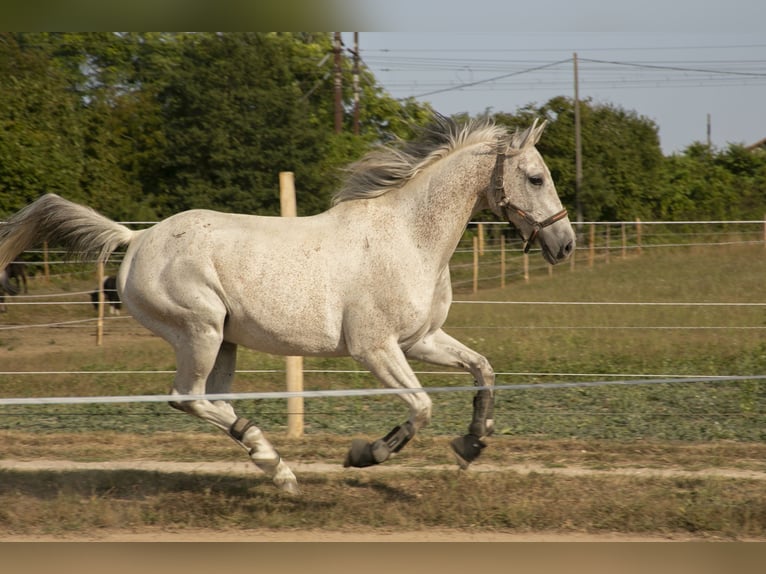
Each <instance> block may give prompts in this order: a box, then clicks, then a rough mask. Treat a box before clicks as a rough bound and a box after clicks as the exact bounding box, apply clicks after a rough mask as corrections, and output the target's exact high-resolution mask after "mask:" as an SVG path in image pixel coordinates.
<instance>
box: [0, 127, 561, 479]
mask: <svg viewBox="0 0 766 574" xmlns="http://www.w3.org/2000/svg"><path fill="white" fill-rule="evenodd" d="M536 124H537V122H535V124H534V125H532V126H531V127H530V128H529V129H527V130H525V131H523V132H521V133H519V132H518V131H517V132H516V133H513V134H510V133H508V131H507V130H506V129H505V128H503V127H501V126H497V125H495V124H493V123H491V122H489V121H480V122H469V123H468V124H465V125H457V124H456V123H454V122H452V121H451V120H448V119H446V118H444V117H441V116H437V117H436V118H435V122H434V125H433V126H432V127H431V128H429V129H428V130H426V131H424V134H423V137H421V138H420V139H418V140H417V141H414V142H411V143H402V144H397V145H391V146H385V147H381V148H380V149H378V150H377V151H374V152H372V153H370V154H368V155H367V156H366V157H364V158H363V159H362V160H361V161H359V162H357V163H356V164H354V165H352V166H351V167H350V168H349V174H348V176H347V178H346V183H345V185H344V187H343V188H342V189H341V190H340V191H339V193H338V194H337V195H336V196H335V198H334V202H333V206H332V208H331V209H329V210H328V211H325V212H323V213H320V214H319V215H314V216H310V217H298V218H279V217H261V216H254V215H239V214H228V213H218V212H214V211H207V210H191V211H186V212H182V213H178V214H176V215H173V216H171V217H169V218H167V219H165V220H163V221H161V222H160V223H158V224H156V225H155V226H153V227H151V228H149V229H145V230H131V229H129V228H128V227H125V226H123V225H120V224H118V223H116V222H113V221H112V220H110V219H107V218H105V217H103V216H101V215H99V214H98V213H96V212H95V211H93V210H91V209H89V208H86V207H82V206H79V205H76V204H74V203H71V202H69V201H67V200H65V199H62V198H61V197H58V196H56V195H53V194H48V195H44V196H42V197H41V198H40V199H38V200H37V201H35V202H34V203H32V204H30V205H28V206H27V207H26V208H24V209H22V210H21V211H20V212H18V213H17V214H15V215H13V216H12V217H11V218H10V219H9V220H8V221H7V222H6V223H5V224H4V225H2V227H0V269H2V268H3V267H4V266H5V265H6V264H7V262H8V261H10V260H11V259H13V258H14V257H15V256H16V255H17V254H18V253H20V252H21V251H23V250H25V249H28V248H30V247H31V246H33V245H34V244H37V243H40V242H42V241H43V240H47V241H49V242H59V243H60V244H62V245H66V246H67V247H68V248H70V249H71V250H73V251H76V252H81V253H83V254H88V255H90V256H94V255H95V256H98V257H100V258H101V259H104V260H105V259H106V258H108V257H109V254H110V253H112V251H114V250H115V249H118V248H124V247H127V252H126V254H125V258H124V261H123V263H122V265H121V268H120V270H119V273H118V279H117V288H118V291H119V294H120V298H121V299H122V302H123V304H124V305H125V307H126V308H127V309H128V311H129V312H130V313H131V314H132V315H133V316H134V317H135V318H136V319H137V320H138V321H139V322H141V323H142V324H143V325H145V326H146V327H147V328H148V329H150V330H151V331H153V332H154V333H156V334H157V335H159V336H160V337H162V338H164V339H165V340H166V341H168V342H169V343H170V345H172V347H173V349H174V350H175V354H176V361H177V369H176V376H175V381H174V383H173V390H172V394H174V395H178V400H177V401H175V402H173V403H171V404H172V406H174V407H176V408H178V409H181V410H183V411H186V412H188V413H191V414H193V415H196V416H198V417H200V418H201V419H204V420H206V421H208V422H210V423H212V424H213V425H215V426H216V427H218V428H220V429H222V430H223V431H224V432H226V433H227V434H228V435H229V436H231V437H232V438H233V439H234V440H235V441H237V442H238V443H239V444H240V445H241V446H243V447H244V448H245V449H246V450H247V452H248V453H249V456H250V458H251V459H252V461H253V462H254V463H255V464H256V465H257V466H258V467H259V468H261V469H262V470H263V471H265V472H266V474H267V475H269V476H270V477H271V478H272V480H273V482H274V483H275V484H276V485H277V486H278V487H280V488H281V489H283V490H285V491H287V492H291V493H292V492H298V491H299V489H298V485H297V481H296V478H295V475H294V474H293V472H292V471H291V470H290V468H289V467H288V465H287V464H286V463H285V461H283V460H282V459H281V458H280V456H279V454H278V453H277V451H276V450H275V449H274V447H273V446H272V445H271V444H270V442H269V441H268V440H267V439H266V438H265V437H264V435H263V433H262V432H261V430H260V429H259V428H258V427H256V426H255V425H254V424H253V423H252V422H251V421H249V420H247V419H245V418H242V417H238V416H237V414H236V413H235V412H234V409H233V407H232V406H231V404H229V403H228V402H224V401H208V400H189V399H187V400H184V395H189V394H193V395H202V394H205V393H226V392H228V391H229V389H230V386H231V383H232V379H233V377H234V372H235V363H236V351H237V346H238V345H244V346H246V347H250V348H252V349H256V350H259V351H264V352H268V353H274V354H282V355H304V356H341V355H350V356H351V357H354V358H355V359H356V360H358V361H359V362H360V363H361V364H362V365H364V366H365V367H366V368H367V369H369V370H370V371H371V372H372V373H373V374H374V375H375V376H376V377H377V378H378V379H379V380H380V382H381V383H382V384H384V385H386V386H387V387H391V388H402V389H422V387H421V386H420V383H419V382H418V379H417V378H416V376H415V374H414V373H413V371H412V368H411V367H410V365H409V363H408V359H415V360H420V361H425V362H428V363H433V364H435V365H441V366H449V367H457V368H461V369H463V370H465V371H468V372H470V373H471V374H472V375H473V377H474V378H475V381H476V385H477V388H478V392H477V394H476V397H475V398H474V401H473V418H472V422H471V423H470V425H469V428H468V434H466V435H465V436H463V437H459V438H457V439H455V440H454V441H453V442H452V449H453V450H454V452H455V454H456V455H457V457H458V463H459V465H460V466H461V467H462V468H466V467H467V466H468V464H469V463H470V462H471V461H473V460H474V459H476V457H477V456H478V455H479V453H480V452H481V450H482V449H483V448H484V446H485V444H484V442H483V441H482V440H481V439H482V438H483V437H485V436H487V435H489V434H491V432H492V430H493V420H492V410H493V401H494V398H493V391H492V387H493V385H494V378H495V377H494V372H493V370H492V368H491V366H490V364H489V362H488V361H487V359H486V358H485V357H483V356H482V355H480V354H479V353H477V352H476V351H474V350H472V349H469V348H468V347H466V346H465V345H463V344H462V343H460V342H458V341H457V340H455V339H453V338H452V337H451V336H450V335H448V334H447V333H445V332H444V331H443V330H442V325H443V324H444V321H445V320H446V318H447V313H448V311H449V308H450V305H451V302H452V290H451V285H450V275H449V262H450V258H451V256H452V254H453V252H454V250H455V248H456V246H457V244H458V241H459V239H460V237H461V236H462V234H463V231H464V230H465V228H466V225H467V223H468V221H470V219H471V216H472V215H473V214H475V213H476V212H477V211H479V210H481V209H484V208H489V209H491V210H492V211H493V212H494V213H496V214H498V215H500V216H503V217H505V218H507V219H508V221H509V222H510V223H511V224H513V225H514V226H515V227H516V228H517V229H518V231H519V232H520V234H521V235H522V237H523V238H525V240H526V242H527V249H528V248H529V245H530V244H531V243H532V242H536V243H538V244H539V246H540V247H541V249H542V254H543V256H544V257H545V259H546V260H547V261H548V262H549V263H551V264H555V263H558V262H560V261H562V260H564V259H566V258H567V257H568V256H569V254H570V253H571V252H572V250H573V249H574V244H575V235H574V232H573V230H572V226H571V224H570V222H569V219H568V217H567V213H566V210H565V209H563V208H562V205H561V202H560V200H559V198H558V196H557V194H556V189H555V186H554V184H553V181H552V180H551V174H550V171H549V170H548V168H547V166H546V165H545V163H544V161H543V159H542V157H541V156H540V154H539V153H538V151H537V150H536V148H535V144H536V143H537V141H538V140H539V138H540V136H541V135H542V132H543V129H544V125H545V124H542V125H540V126H537V125H536ZM399 396H400V397H401V399H402V400H404V402H405V403H407V405H408V406H409V418H408V420H407V421H406V422H404V423H403V424H401V425H399V426H397V427H395V428H394V429H393V430H392V431H391V432H389V433H388V434H387V435H385V436H384V437H383V438H381V439H378V440H376V441H373V442H371V443H370V442H367V441H366V440H363V439H355V440H354V441H353V442H352V446H351V449H350V450H349V453H348V455H347V457H346V460H345V463H344V465H345V466H355V467H364V466H369V465H373V464H378V463H381V462H383V461H385V460H386V459H387V458H388V457H389V456H390V455H391V454H392V453H395V452H397V451H399V450H400V449H401V448H402V447H403V446H404V445H405V444H406V443H407V442H408V441H409V440H410V439H411V438H412V437H413V436H414V435H415V433H416V432H417V431H418V430H419V429H421V428H423V427H424V426H425V425H426V424H427V423H428V422H429V420H430V418H431V399H430V398H429V396H428V394H427V393H426V392H425V391H421V392H414V393H403V394H401V395H399Z"/></svg>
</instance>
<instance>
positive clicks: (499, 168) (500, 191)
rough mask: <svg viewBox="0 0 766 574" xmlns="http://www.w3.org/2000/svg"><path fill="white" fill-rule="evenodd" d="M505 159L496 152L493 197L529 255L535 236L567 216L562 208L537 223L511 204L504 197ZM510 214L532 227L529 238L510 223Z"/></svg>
mask: <svg viewBox="0 0 766 574" xmlns="http://www.w3.org/2000/svg"><path fill="white" fill-rule="evenodd" d="M505 157H506V156H505V152H501V151H498V152H497V161H496V163H495V171H494V174H493V179H494V191H495V194H496V195H495V196H496V197H497V196H499V197H500V199H499V200H498V201H497V205H498V206H500V208H501V209H502V210H503V213H505V218H506V219H507V220H508V223H510V224H511V225H513V226H514V227H516V229H517V230H518V232H519V235H520V236H521V239H522V241H524V253H529V250H530V248H531V247H532V243H534V241H535V240H536V239H537V236H538V235H539V234H540V230H542V229H544V228H546V227H548V226H549V225H553V224H554V223H556V222H557V221H560V220H562V219H564V218H565V217H566V216H567V210H566V208H564V209H562V210H561V211H559V212H557V213H554V214H553V215H551V216H550V217H548V218H547V219H543V220H542V221H537V220H536V219H535V218H534V217H532V216H531V215H530V214H529V212H528V211H525V210H523V209H522V208H520V207H519V206H518V205H516V204H514V203H511V200H510V199H508V198H507V197H506V195H505V180H504V178H505V175H504V174H505ZM511 213H515V214H516V215H518V216H519V217H521V218H522V219H523V220H524V222H526V223H527V224H529V225H530V226H531V227H532V233H531V234H530V235H529V237H526V238H525V237H524V234H523V233H522V232H521V229H520V228H519V227H518V226H517V225H516V224H514V223H513V221H511Z"/></svg>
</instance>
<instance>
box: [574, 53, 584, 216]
mask: <svg viewBox="0 0 766 574" xmlns="http://www.w3.org/2000/svg"><path fill="white" fill-rule="evenodd" d="M572 61H573V62H574V121H575V127H574V129H575V212H576V217H577V223H582V221H583V215H582V204H581V203H580V192H581V191H582V141H581V140H582V138H581V135H580V86H579V83H580V81H579V77H578V72H577V52H575V53H574V55H573V58H572Z"/></svg>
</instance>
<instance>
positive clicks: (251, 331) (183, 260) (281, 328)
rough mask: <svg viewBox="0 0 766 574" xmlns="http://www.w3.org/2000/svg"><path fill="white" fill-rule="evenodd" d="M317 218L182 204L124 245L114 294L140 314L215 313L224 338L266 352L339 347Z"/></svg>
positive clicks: (152, 317) (336, 306) (332, 278)
mask: <svg viewBox="0 0 766 574" xmlns="http://www.w3.org/2000/svg"><path fill="white" fill-rule="evenodd" d="M323 227H324V224H323V223H322V221H321V218H318V219H317V218H290V219H287V218H277V217H263V216H251V215H241V214H226V213H219V212H214V211H207V210H192V211H187V212H182V213H180V214H177V215H175V216H172V217H170V218H168V219H166V220H164V221H162V222H160V223H158V224H157V225H156V226H154V227H152V228H150V229H148V230H146V231H145V232H144V233H143V234H141V235H140V236H139V237H138V238H137V239H136V241H134V243H133V244H132V245H131V246H130V249H129V250H128V252H127V253H126V256H125V261H124V263H123V266H122V268H121V270H120V274H119V277H118V285H119V290H120V292H121V294H122V300H123V303H124V304H125V305H126V307H127V308H128V309H129V310H130V311H131V313H133V314H134V315H137V316H138V318H139V320H141V317H146V318H147V320H148V322H149V323H152V322H156V321H157V319H156V318H157V317H167V318H169V320H172V317H173V316H174V315H176V314H177V313H182V312H183V311H184V310H193V311H194V313H193V314H194V315H196V316H198V317H199V318H200V320H204V319H206V318H207V319H210V320H211V321H212V320H213V317H218V318H219V319H220V318H221V316H222V315H223V316H225V323H226V324H225V329H226V338H227V340H232V341H233V342H238V343H241V344H244V345H246V346H249V347H254V348H259V349H261V350H265V351H269V352H275V353H285V352H290V351H291V350H296V351H297V350H298V348H299V347H300V348H301V349H302V354H339V353H343V352H344V348H343V342H342V332H341V331H342V327H341V324H342V314H343V305H342V303H341V301H340V299H341V295H340V292H339V291H340V290H339V289H338V288H337V285H335V283H336V282H337V276H336V272H335V271H334V266H333V265H330V264H328V261H327V256H330V254H329V253H327V251H328V250H329V249H331V248H330V246H329V244H328V243H327V242H326V241H324V239H323V237H325V235H326V234H325V233H324V232H323V231H322V229H323ZM220 320H224V319H220ZM142 322H144V323H145V324H146V321H142ZM150 328H151V327H150ZM287 347H293V348H292V349H287V350H286V348H287Z"/></svg>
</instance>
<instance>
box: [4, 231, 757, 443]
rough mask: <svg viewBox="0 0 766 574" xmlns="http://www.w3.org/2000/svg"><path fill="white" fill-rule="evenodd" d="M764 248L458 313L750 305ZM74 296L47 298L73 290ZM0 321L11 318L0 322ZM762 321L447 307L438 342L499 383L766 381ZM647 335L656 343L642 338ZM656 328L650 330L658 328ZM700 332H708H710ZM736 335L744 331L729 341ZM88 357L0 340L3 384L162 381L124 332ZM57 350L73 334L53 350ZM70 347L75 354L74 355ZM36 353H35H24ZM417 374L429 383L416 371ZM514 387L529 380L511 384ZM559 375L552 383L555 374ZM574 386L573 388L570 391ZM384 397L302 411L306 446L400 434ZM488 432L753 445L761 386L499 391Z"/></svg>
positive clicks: (679, 258) (658, 261)
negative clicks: (467, 350) (477, 359)
mask: <svg viewBox="0 0 766 574" xmlns="http://www.w3.org/2000/svg"><path fill="white" fill-rule="evenodd" d="M764 257H766V250H764V249H763V247H762V246H751V247H720V246H718V247H710V248H699V247H692V248H683V249H675V250H670V249H663V250H655V251H651V250H645V252H644V253H643V254H642V255H641V256H633V257H630V258H628V259H620V258H613V259H612V261H611V262H610V263H609V264H603V263H598V264H596V265H595V266H594V267H592V268H590V267H588V266H587V265H582V264H580V263H578V266H577V267H576V268H575V270H574V271H572V270H571V269H570V268H569V267H568V264H566V263H565V264H564V265H562V266H560V267H557V268H556V269H555V271H554V273H553V276H548V275H547V273H546V274H539V275H536V276H533V277H532V278H531V280H530V281H529V282H528V283H524V282H514V283H512V284H510V285H509V286H508V287H507V288H506V289H504V290H501V289H498V288H494V289H485V290H482V291H480V292H479V294H477V295H470V294H458V295H456V297H455V298H456V299H457V300H476V301H480V300H485V301H503V300H505V301H584V302H603V301H612V302H640V301H642V302H730V303H737V302H763V301H764V298H763V292H764V288H763V286H764V285H766V265H763V263H762V262H763V259H764ZM80 287H81V284H80V283H77V282H74V281H73V282H72V283H67V285H66V286H64V287H63V288H62V287H58V286H56V285H54V286H53V287H51V290H55V289H59V290H61V289H69V290H78V289H79V288H80ZM9 315H10V314H9ZM62 316H63V317H64V318H66V319H77V318H81V317H89V316H92V310H91V309H90V308H89V307H87V306H78V307H53V308H51V307H42V308H41V307H29V308H27V307H16V308H15V309H14V310H13V315H12V317H11V316H9V317H8V318H7V320H8V319H13V320H14V321H18V322H28V323H40V322H45V321H51V320H58V318H59V317H62ZM765 324H766V309H765V308H763V307H695V306H688V307H655V306H599V305H588V306H577V305H564V306H557V305H491V304H487V305H475V304H461V303H455V304H454V305H453V308H452V312H451V314H450V317H449V319H448V322H447V326H446V329H447V330H448V331H449V332H450V333H452V334H453V335H455V336H456V337H457V338H459V339H460V340H462V341H464V342H465V343H466V344H468V345H469V346H471V347H473V348H474V349H476V350H478V351H480V352H482V353H483V354H485V355H486V356H487V357H488V358H489V359H490V361H491V362H492V364H493V366H494V368H495V370H496V372H498V373H499V375H498V380H497V383H498V384H503V385H512V384H516V383H537V382H551V381H559V380H563V381H573V380H601V379H606V380H608V379H610V377H609V375H614V374H623V375H625V374H627V375H636V376H647V377H648V376H651V375H667V376H682V375H705V376H707V375H760V374H764V373H766V337H764V334H765V333H766V331H764V330H761V329H760V328H762V327H764V326H766V325H765ZM652 327H654V328H652ZM657 327H662V329H658V328H657ZM709 327H716V328H715V329H710V328H709ZM741 327H754V329H742V328H741ZM106 329H107V334H106V339H105V344H104V346H102V347H99V348H97V347H95V345H94V342H93V333H92V327H88V328H87V329H85V328H81V329H80V331H79V332H81V333H82V334H81V335H79V332H75V337H78V336H79V338H78V339H76V340H75V343H72V341H71V340H68V341H64V340H63V339H64V337H65V333H68V332H69V331H65V330H64V329H63V328H59V329H51V330H45V331H43V330H39V331H35V332H36V333H38V332H39V333H40V334H39V335H38V336H37V338H36V339H34V338H30V337H31V336H30V335H28V334H22V332H21V331H0V358H1V359H2V361H3V363H2V364H3V367H4V370H9V371H13V370H18V371H25V370H91V371H98V370H106V371H108V370H114V369H118V370H127V369H134V370H154V369H160V370H172V369H173V366H174V359H173V356H172V353H171V351H170V348H169V346H168V345H167V344H166V343H164V342H163V341H161V340H159V339H157V338H155V337H152V336H148V335H147V332H146V331H145V330H143V328H141V327H140V326H137V325H135V324H134V323H132V322H131V321H129V320H124V319H123V320H119V321H113V322H108V323H107V327H106ZM66 336H67V337H69V339H71V338H72V335H71V334H69V335H66ZM78 341H79V343H80V344H77V342H78ZM32 347H34V348H32ZM238 366H239V368H240V369H243V370H244V369H277V370H279V369H283V368H284V361H283V359H282V358H281V357H273V356H268V355H263V354H261V353H256V352H253V351H249V350H241V351H240V356H239V365H238ZM304 366H305V368H306V369H307V370H312V369H313V370H324V369H330V370H347V369H351V370H357V369H359V368H360V367H359V366H358V365H357V364H356V363H354V362H353V361H351V360H350V359H313V358H307V359H306V360H305V364H304ZM414 366H415V368H416V370H419V371H421V370H422V371H432V370H437V371H441V370H443V369H441V368H438V367H433V366H430V365H423V364H415V365H414ZM512 373H536V374H530V375H519V374H512ZM553 373H563V374H557V375H555V374H553ZM572 373H585V374H587V375H584V376H581V377H575V376H573V375H572ZM420 378H421V380H422V382H423V384H424V386H448V385H459V386H465V385H470V384H471V383H472V381H471V379H470V377H468V376H466V375H462V374H460V375H454V376H453V375H421V377H420ZM171 382H172V375H170V374H151V375H149V374H147V375H143V374H139V375H136V374H113V375H40V376H31V375H3V376H2V385H1V386H0V394H1V395H2V396H6V397H8V396H57V395H127V394H164V393H166V392H168V389H169V388H170V384H171ZM283 385H284V382H283V374H282V373H267V374H252V373H243V374H240V375H239V376H238V380H237V382H236V384H235V388H234V390H235V391H258V390H282V389H283V388H284V387H283ZM305 386H306V388H307V389H339V388H341V389H342V388H371V387H377V386H378V385H377V382H376V381H375V380H374V379H373V378H372V377H371V376H369V375H368V374H366V373H352V374H346V373H337V374H334V373H330V374H328V373H307V374H306V376H305ZM433 400H434V409H433V413H434V418H433V422H432V424H431V426H430V427H429V428H428V429H427V430H426V431H425V433H426V434H427V435H428V434H430V435H433V436H438V435H454V434H462V433H463V432H464V431H465V429H466V426H467V424H468V422H469V419H470V413H471V395H470V394H467V393H442V394H434V395H433ZM236 406H237V408H238V409H239V411H240V412H241V414H243V415H244V416H248V417H251V418H253V419H255V420H257V421H258V422H259V424H260V425H261V426H262V427H263V428H264V429H265V430H267V431H270V432H282V431H283V430H284V429H285V425H286V413H285V403H284V401H281V400H261V401H240V402H238V403H237V405H236ZM406 417H407V413H406V410H405V407H404V405H403V404H402V403H401V401H399V400H397V399H396V398H395V397H391V396H382V397H366V398H328V399H306V417H305V419H306V432H307V433H309V434H311V433H328V432H329V433H338V434H341V435H348V434H351V433H359V434H370V435H376V434H379V433H381V432H385V431H387V430H388V429H389V428H390V427H391V426H392V425H393V424H396V423H400V422H402V421H404V420H406ZM495 420H496V426H497V432H498V433H499V434H502V435H510V436H518V437H532V438H544V439H553V438H575V439H577V438H582V439H617V440H635V439H651V440H670V441H706V440H716V439H726V440H739V441H762V440H764V439H765V438H766V424H765V423H766V384H764V383H763V382H761V381H752V380H751V381H743V382H717V383H704V384H703V383H678V384H667V385H647V386H641V387H615V386H606V387H602V388H592V389H560V390H537V389H533V390H519V391H516V390H506V391H500V392H498V393H497V404H496V411H495ZM0 429H16V430H20V431H28V430H35V431H36V432H60V431H62V430H64V431H78V430H82V431H124V432H130V433H152V432H156V431H158V430H176V431H190V430H194V431H211V432H213V431H212V429H209V428H208V426H207V425H205V424H204V423H201V422H199V421H196V420H194V419H192V418H191V417H188V416H186V415H183V414H181V413H178V412H176V411H173V410H172V409H169V408H168V407H167V406H166V405H164V404H149V405H143V404H124V405H116V406H108V405H86V406H81V407H69V406H66V407H65V406H34V407H2V408H0Z"/></svg>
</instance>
